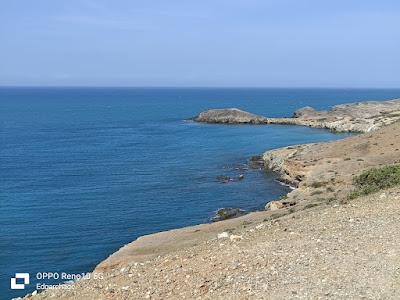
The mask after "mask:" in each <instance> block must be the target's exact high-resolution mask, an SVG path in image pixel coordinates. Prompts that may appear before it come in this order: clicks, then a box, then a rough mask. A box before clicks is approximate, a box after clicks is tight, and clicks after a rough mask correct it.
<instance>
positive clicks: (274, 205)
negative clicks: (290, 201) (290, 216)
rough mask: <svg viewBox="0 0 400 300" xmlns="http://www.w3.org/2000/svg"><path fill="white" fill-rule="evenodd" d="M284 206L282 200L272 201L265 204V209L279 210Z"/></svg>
mask: <svg viewBox="0 0 400 300" xmlns="http://www.w3.org/2000/svg"><path fill="white" fill-rule="evenodd" d="M284 207H285V206H284V205H283V204H282V202H280V201H271V202H268V203H267V205H265V210H278V209H281V208H284Z"/></svg>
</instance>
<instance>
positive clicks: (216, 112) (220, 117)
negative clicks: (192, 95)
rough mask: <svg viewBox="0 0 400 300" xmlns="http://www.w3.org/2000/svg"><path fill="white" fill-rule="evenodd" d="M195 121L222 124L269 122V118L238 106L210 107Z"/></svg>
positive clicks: (195, 118)
mask: <svg viewBox="0 0 400 300" xmlns="http://www.w3.org/2000/svg"><path fill="white" fill-rule="evenodd" d="M193 121H196V122H203V123H221V124H267V123H268V120H267V118H265V117H263V116H259V115H255V114H252V113H249V112H246V111H243V110H240V109H237V108H225V109H210V110H207V111H205V112H202V113H200V114H199V115H198V116H196V117H194V118H193Z"/></svg>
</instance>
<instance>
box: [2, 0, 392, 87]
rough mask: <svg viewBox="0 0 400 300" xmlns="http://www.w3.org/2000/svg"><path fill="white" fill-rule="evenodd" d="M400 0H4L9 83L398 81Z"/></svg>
mask: <svg viewBox="0 0 400 300" xmlns="http://www.w3.org/2000/svg"><path fill="white" fill-rule="evenodd" d="M399 70H400V1H395V0H393V1H386V0H383V1H376V0H332V1H321V0H309V1H307V0H196V1H195V0H193V1H191V0H181V1H177V0H159V1H156V0H154V1H153V0H143V1H141V0H109V1H105V0H80V1H79V0H65V1H64V0H34V1H26V0H10V1H6V0H0V85H56V86H57V85H68V86H71V85H86V86H259V87H400V74H399V73H400V71H399Z"/></svg>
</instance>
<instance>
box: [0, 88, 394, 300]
mask: <svg viewBox="0 0 400 300" xmlns="http://www.w3.org/2000/svg"><path fill="white" fill-rule="evenodd" d="M395 97H400V90H378V89H374V90H372V89H371V90H367V89H362V90H361V89H223V88H221V89H209V88H202V89H194V88H193V89H192V88H187V89H178V88H0V179H1V180H0V193H1V194H0V228H1V230H0V291H1V292H0V299H9V298H10V297H16V296H20V295H24V294H25V293H27V292H29V291H32V290H34V288H35V282H36V280H35V274H36V273H37V272H67V273H80V272H87V271H91V270H92V269H93V268H94V267H95V265H96V264H98V263H99V262H100V261H102V260H103V259H105V258H106V257H107V256H108V255H110V254H111V253H113V252H114V251H116V250H118V249H119V248H120V247H121V246H123V245H124V244H126V243H129V242H131V241H133V240H134V239H136V238H137V237H138V236H141V235H144V234H149V233H152V232H156V231H161V230H167V229H171V228H177V227H182V226H186V225H193V224H199V223H204V222H208V220H209V218H210V217H211V216H212V215H213V213H214V212H215V211H216V210H217V209H218V208H221V207H240V208H243V209H246V210H257V209H262V208H263V207H264V205H265V203H266V202H267V201H269V200H271V199H275V198H278V197H280V196H282V195H283V194H285V193H286V192H287V188H286V187H284V186H282V185H279V184H278V183H277V182H276V181H275V175H274V174H271V173H266V172H263V171H259V170H249V171H245V172H244V175H245V178H244V180H242V181H240V182H231V183H228V184H222V183H220V182H218V181H217V180H216V177H217V176H218V175H232V176H237V175H238V174H239V173H242V171H238V170H236V168H237V167H240V166H241V165H243V164H245V163H246V162H247V160H248V158H249V157H250V156H252V155H256V154H261V153H262V152H264V151H266V150H268V149H272V148H276V147H282V146H287V145H290V144H299V143H307V142H316V141H326V140H334V139H339V138H343V137H344V136H345V135H343V134H333V133H330V132H328V131H326V130H320V129H311V128H306V127H296V126H279V125H268V126H247V125H243V126H231V125H206V124H196V123H193V122H190V121H186V120H185V119H187V118H190V117H192V116H194V115H196V114H197V113H199V112H201V111H203V110H206V109H209V108H223V107H237V108H240V109H243V110H247V111H250V112H254V113H257V114H263V115H265V116H271V117H278V116H290V115H291V114H292V113H293V111H294V110H296V109H298V108H300V107H303V106H306V105H310V106H313V107H315V108H318V109H325V108H329V107H331V106H332V105H335V104H339V103H345V102H352V101H359V100H360V101H361V100H371V99H377V100H383V99H389V98H395ZM16 272H29V273H30V274H31V283H30V285H29V286H28V287H27V289H26V290H22V291H21V290H20V291H11V290H10V277H11V276H13V275H14V274H15V273H16Z"/></svg>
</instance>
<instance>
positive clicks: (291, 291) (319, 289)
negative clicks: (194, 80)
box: [28, 100, 400, 299]
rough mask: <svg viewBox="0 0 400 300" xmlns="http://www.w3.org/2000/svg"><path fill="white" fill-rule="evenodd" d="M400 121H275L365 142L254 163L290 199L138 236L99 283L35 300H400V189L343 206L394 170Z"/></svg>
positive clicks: (363, 106)
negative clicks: (359, 185)
mask: <svg viewBox="0 0 400 300" xmlns="http://www.w3.org/2000/svg"><path fill="white" fill-rule="evenodd" d="M396 109H397V110H396ZM237 113H239V112H237V111H236V112H235V113H234V114H237ZM229 114H230V116H231V111H230V112H229ZM322 115H323V116H324V117H322ZM246 116H248V115H246ZM256 117H257V118H260V117H259V116H256ZM207 118H208V117H207V114H203V115H202V118H201V119H202V120H204V121H201V122H207ZM221 118H222V117H221ZM226 118H227V117H226V116H224V117H223V120H227V119H226ZM399 118H400V100H393V101H385V102H366V103H357V104H348V105H339V106H336V107H334V108H333V109H332V110H329V111H327V112H316V111H314V110H313V109H311V108H306V109H302V110H300V111H297V112H296V113H295V116H294V117H293V118H286V119H280V120H297V121H295V123H296V125H307V126H312V127H323V128H329V129H332V130H337V131H357V132H365V133H362V134H359V135H354V136H351V137H348V138H345V139H343V140H339V141H333V142H328V143H315V144H305V145H293V146H288V147H284V148H280V149H275V150H271V151H267V152H265V153H264V154H263V155H262V157H254V158H253V160H254V163H255V164H256V165H257V166H259V165H260V163H262V164H263V165H264V166H265V168H267V169H270V170H273V171H275V172H277V173H278V174H279V176H280V180H281V181H282V182H284V183H286V184H290V185H291V186H293V187H294V190H292V191H291V192H290V193H289V194H287V195H286V196H285V197H283V198H282V199H277V200H276V201H273V202H270V203H269V204H267V206H266V210H265V211H259V212H253V213H248V214H245V215H243V216H240V217H238V218H235V219H229V220H225V221H220V222H214V223H210V224H202V225H197V226H191V227H185V228H181V229H175V230H170V231H165V232H159V233H155V234H151V235H147V236H143V237H140V238H138V239H137V240H136V241H134V242H132V243H130V244H128V245H126V246H124V247H122V248H121V249H120V250H119V251H117V252H115V253H114V254H112V255H111V256H110V257H109V258H107V259H106V260H104V261H103V262H101V263H100V264H99V265H98V266H97V267H96V269H95V271H94V272H102V273H103V274H104V278H103V279H88V280H82V281H78V282H76V283H74V285H73V288H72V289H68V290H48V291H45V292H43V293H38V294H37V295H35V296H34V299H143V298H144V299H192V298H195V299H197V298H201V299H325V298H329V299H398V291H399V290H400V281H399V278H400V271H399V266H400V243H399V242H398V241H399V239H400V222H398V211H399V209H400V187H393V188H391V189H387V190H380V191H378V192H375V193H371V194H370V195H362V196H360V197H353V198H352V197H350V196H351V195H352V192H353V191H354V190H355V189H356V187H355V185H354V178H356V177H357V176H359V175H360V174H362V173H363V172H365V171H366V170H370V169H371V168H380V167H383V166H396V165H398V164H399V163H400V122H396V121H398V120H399ZM228 119H230V120H231V121H229V122H222V121H221V122H215V120H217V119H216V118H214V121H213V122H212V123H235V122H234V121H233V120H234V119H232V118H231V117H229V118H228ZM221 120H222V119H221ZM242 120H243V119H242ZM260 120H261V119H260ZM267 120H268V122H267V123H271V119H269V118H268V119H267ZM274 120H278V119H274ZM291 122H292V121H291ZM297 122H298V123H297ZM307 122H309V123H307ZM241 123H251V122H250V121H249V119H247V122H241ZM295 123H285V124H295ZM253 124H260V123H253ZM262 124H265V123H262ZM280 124H283V121H282V122H280ZM29 297H31V296H28V298H29Z"/></svg>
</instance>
